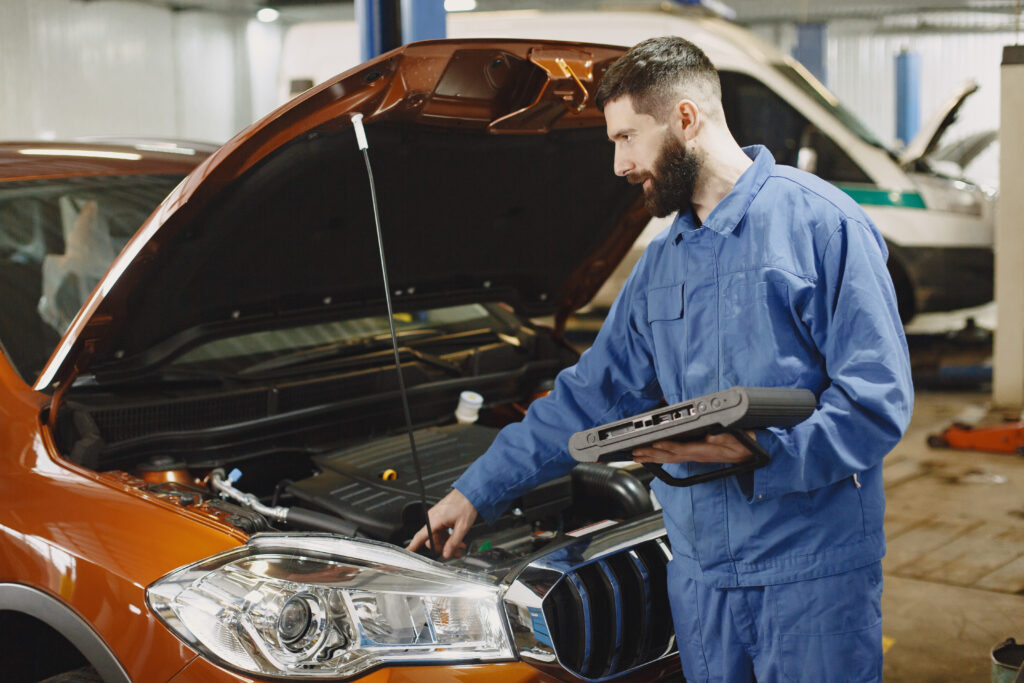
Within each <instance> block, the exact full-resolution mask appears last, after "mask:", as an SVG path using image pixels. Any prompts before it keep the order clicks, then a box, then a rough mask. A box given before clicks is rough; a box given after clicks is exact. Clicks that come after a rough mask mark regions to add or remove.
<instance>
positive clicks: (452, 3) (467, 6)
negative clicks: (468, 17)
mask: <svg viewBox="0 0 1024 683" xmlns="http://www.w3.org/2000/svg"><path fill="white" fill-rule="evenodd" d="M475 9H476V0H444V11H445V12H471V11H473V10H475Z"/></svg>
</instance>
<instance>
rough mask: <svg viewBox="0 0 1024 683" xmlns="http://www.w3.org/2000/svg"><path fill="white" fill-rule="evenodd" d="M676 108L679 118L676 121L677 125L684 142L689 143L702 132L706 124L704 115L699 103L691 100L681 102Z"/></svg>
mask: <svg viewBox="0 0 1024 683" xmlns="http://www.w3.org/2000/svg"><path fill="white" fill-rule="evenodd" d="M676 108H677V113H678V116H679V118H678V119H676V125H677V126H678V127H679V132H680V133H681V134H682V136H683V140H685V141H686V142H689V141H690V140H692V139H694V138H695V137H697V133H699V132H700V129H701V126H702V125H703V124H704V117H703V114H702V113H701V111H700V107H698V106H697V103H696V102H694V101H693V100H690V99H684V100H679V104H678V105H676Z"/></svg>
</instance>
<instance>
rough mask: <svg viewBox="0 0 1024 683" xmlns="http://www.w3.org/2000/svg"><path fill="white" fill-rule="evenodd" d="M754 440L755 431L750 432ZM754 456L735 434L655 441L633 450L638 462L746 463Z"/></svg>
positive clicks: (634, 457) (634, 458)
mask: <svg viewBox="0 0 1024 683" xmlns="http://www.w3.org/2000/svg"><path fill="white" fill-rule="evenodd" d="M747 434H748V435H749V436H750V438H751V439H753V438H754V433H753V432H747ZM753 457H754V454H753V453H751V452H750V449H749V448H747V447H746V446H744V445H743V443H742V442H741V441H740V440H739V439H737V438H736V437H735V436H733V435H732V434H708V435H707V436H706V437H704V440H703V441H689V442H686V443H681V442H678V441H655V442H654V443H652V444H651V445H650V446H645V447H643V448H637V449H636V450H634V451H633V460H635V461H637V462H656V463H673V462H724V463H730V464H732V463H738V462H745V461H747V460H750V459H751V458H753Z"/></svg>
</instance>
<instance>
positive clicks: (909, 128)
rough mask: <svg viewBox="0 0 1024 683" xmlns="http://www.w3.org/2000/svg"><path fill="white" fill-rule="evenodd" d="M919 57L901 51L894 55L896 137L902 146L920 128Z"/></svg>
mask: <svg viewBox="0 0 1024 683" xmlns="http://www.w3.org/2000/svg"><path fill="white" fill-rule="evenodd" d="M920 108H921V55H919V54H917V53H916V52H908V51H907V50H903V51H902V52H900V53H899V54H898V55H896V137H897V138H899V139H900V140H901V141H902V143H903V144H904V145H906V144H907V143H909V142H910V141H911V140H913V139H914V136H915V135H917V131H918V129H919V128H920V127H921V121H920V118H921V117H920Z"/></svg>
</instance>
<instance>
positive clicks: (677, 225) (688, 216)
mask: <svg viewBox="0 0 1024 683" xmlns="http://www.w3.org/2000/svg"><path fill="white" fill-rule="evenodd" d="M743 151H744V152H745V153H746V155H747V156H748V157H750V158H751V160H752V161H753V162H754V163H753V164H752V165H751V166H750V168H748V169H747V170H746V171H744V172H743V175H741V176H740V179H739V180H737V181H736V185H734V186H733V188H732V191H731V192H730V193H729V194H727V195H726V196H725V197H724V198H723V199H722V201H720V202H718V205H717V206H716V207H715V208H714V209H712V210H711V215H709V216H708V219H707V220H706V221H704V224H703V225H701V224H699V223H698V221H697V216H696V214H694V212H693V209H692V208H691V209H690V210H688V211H686V212H682V211H681V212H679V213H678V214H676V218H675V221H674V223H673V229H672V231H673V234H674V235H675V237H674V241H675V243H676V244H678V243H679V241H680V240H682V239H683V237H684V235H686V234H687V233H692V232H693V231H694V230H696V229H698V228H701V227H704V228H709V229H711V230H714V231H715V232H717V233H719V234H720V235H723V236H727V235H729V234H731V233H732V232H733V231H735V230H736V226H737V225H739V223H740V220H742V219H743V216H744V214H746V213H747V208H748V207H749V206H750V203H751V202H752V201H754V197H755V196H756V195H757V192H758V190H760V189H761V186H762V185H764V181H765V180H767V179H768V175H769V174H770V173H771V171H772V168H773V167H774V166H775V158H774V157H773V156H772V153H771V152H769V151H768V148H767V147H765V146H764V145H751V146H750V147H744V148H743Z"/></svg>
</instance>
